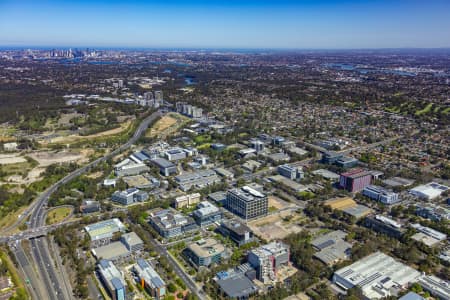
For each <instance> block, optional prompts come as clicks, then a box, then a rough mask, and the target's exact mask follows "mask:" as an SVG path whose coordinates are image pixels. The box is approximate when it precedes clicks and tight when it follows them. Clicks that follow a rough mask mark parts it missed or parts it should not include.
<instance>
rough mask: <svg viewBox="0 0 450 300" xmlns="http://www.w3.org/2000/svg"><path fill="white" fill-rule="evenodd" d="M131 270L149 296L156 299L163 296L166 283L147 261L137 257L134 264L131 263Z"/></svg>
mask: <svg viewBox="0 0 450 300" xmlns="http://www.w3.org/2000/svg"><path fill="white" fill-rule="evenodd" d="M133 271H134V273H135V274H136V275H137V277H138V278H139V280H140V285H141V287H142V288H143V289H146V290H147V291H148V292H149V294H150V296H152V297H155V298H156V299H163V298H164V296H165V295H166V283H165V282H164V280H162V278H161V276H159V274H158V273H157V272H156V271H155V269H153V267H152V266H151V265H150V263H149V262H148V261H146V260H144V259H142V258H139V259H138V260H137V261H136V264H135V265H133Z"/></svg>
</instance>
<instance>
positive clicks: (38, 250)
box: [11, 111, 161, 300]
mask: <svg viewBox="0 0 450 300" xmlns="http://www.w3.org/2000/svg"><path fill="white" fill-rule="evenodd" d="M160 116H161V112H159V111H156V112H154V113H153V114H151V115H150V116H148V117H147V118H145V119H144V120H143V121H142V122H141V124H140V125H139V127H138V128H137V129H136V131H135V132H134V134H133V136H132V137H131V138H130V139H129V140H128V141H127V142H126V143H125V144H123V145H121V146H120V147H119V148H117V149H116V150H114V151H112V152H110V153H108V154H107V155H105V156H103V157H101V158H98V159H96V160H95V161H93V162H91V163H89V164H87V165H85V166H83V167H81V168H79V169H77V170H75V171H73V172H72V173H70V174H69V175H67V176H65V177H64V178H62V179H61V180H59V181H58V182H56V183H55V184H54V185H52V186H51V187H49V188H48V189H47V190H46V191H44V192H43V193H42V194H41V195H39V196H38V197H37V199H36V200H35V201H34V202H33V204H32V205H31V206H30V208H29V209H27V210H26V211H25V212H24V213H23V214H22V215H21V217H20V218H19V220H18V222H16V223H15V226H17V225H18V224H20V223H21V222H22V221H23V220H24V219H25V218H27V217H28V215H30V225H29V227H30V229H32V230H33V229H39V228H41V227H42V226H44V225H45V216H46V205H47V202H48V199H49V197H50V196H51V195H52V194H53V193H54V192H55V191H57V190H58V188H59V187H61V186H62V185H64V184H66V183H68V182H70V181H71V180H73V179H75V178H76V177H78V176H80V175H82V174H84V173H86V172H87V171H89V170H90V169H91V168H92V167H95V166H96V165H98V164H99V163H101V162H103V161H106V160H108V159H110V158H111V157H114V156H116V155H117V154H119V153H121V152H123V151H124V150H126V149H128V148H129V147H131V145H133V144H134V143H135V142H136V141H137V140H138V139H139V138H140V137H141V135H142V134H143V133H144V132H145V130H146V129H147V128H148V126H149V125H150V124H151V123H152V122H153V121H155V120H156V119H157V118H158V117H160ZM11 227H12V228H14V226H11ZM31 245H32V251H31V252H32V256H33V258H34V261H35V264H36V266H37V268H38V272H39V273H40V274H41V277H42V279H43V283H44V284H45V287H46V289H47V291H48V298H47V297H46V299H51V300H53V299H55V300H60V299H62V300H66V299H73V296H72V290H71V286H70V283H68V282H65V281H64V277H63V276H58V271H57V270H56V268H55V263H54V262H53V260H52V257H51V255H50V251H49V249H48V245H47V240H46V238H45V237H38V238H34V239H32V240H31ZM18 262H19V265H20V267H21V268H22V269H23V268H24V266H23V265H22V263H25V262H24V261H23V260H20V259H18ZM61 271H62V270H61ZM32 284H33V283H32ZM32 288H33V289H34V286H32ZM38 299H42V298H38Z"/></svg>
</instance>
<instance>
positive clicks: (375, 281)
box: [333, 252, 420, 299]
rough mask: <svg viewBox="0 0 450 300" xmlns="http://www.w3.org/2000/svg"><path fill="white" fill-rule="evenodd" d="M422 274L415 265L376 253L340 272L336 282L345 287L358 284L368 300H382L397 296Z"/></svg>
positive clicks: (346, 288)
mask: <svg viewBox="0 0 450 300" xmlns="http://www.w3.org/2000/svg"><path fill="white" fill-rule="evenodd" d="M419 277H420V273H419V272H418V271H416V270H414V269H413V268H411V267H409V266H407V265H404V264H402V263H400V262H398V261H396V260H394V259H393V258H392V257H390V256H387V255H386V254H384V253H382V252H375V253H373V254H371V255H369V256H366V257H364V258H362V259H360V260H359V261H357V262H355V263H353V264H351V265H349V266H347V267H344V268H342V269H339V270H338V271H336V272H335V273H334V275H333V283H335V284H336V285H337V286H339V287H341V288H343V289H344V290H348V289H350V288H353V287H355V286H358V287H359V288H361V290H362V292H363V294H364V296H365V297H367V298H368V299H380V298H383V297H387V296H397V294H398V292H400V291H402V290H404V289H406V288H407V287H408V286H409V285H410V284H412V283H413V282H416V281H417V280H418V278H419Z"/></svg>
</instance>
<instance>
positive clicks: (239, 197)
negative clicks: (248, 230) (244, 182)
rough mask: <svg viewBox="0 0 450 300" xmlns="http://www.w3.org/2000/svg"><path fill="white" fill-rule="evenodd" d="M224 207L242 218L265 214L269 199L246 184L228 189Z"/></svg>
mask: <svg viewBox="0 0 450 300" xmlns="http://www.w3.org/2000/svg"><path fill="white" fill-rule="evenodd" d="M225 208H226V209H228V210H229V211H230V212H232V213H234V214H235V215H237V216H239V217H240V218H242V219H244V220H251V219H255V218H258V217H262V216H267V213H268V210H269V201H268V199H267V196H266V195H264V194H263V193H261V192H258V191H256V190H254V189H252V188H250V187H248V186H244V187H242V188H234V189H231V190H229V191H228V193H227V198H226V200H225Z"/></svg>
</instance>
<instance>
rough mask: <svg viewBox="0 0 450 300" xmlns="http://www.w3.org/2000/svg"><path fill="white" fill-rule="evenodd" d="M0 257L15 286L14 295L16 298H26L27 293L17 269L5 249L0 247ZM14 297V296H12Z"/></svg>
mask: <svg viewBox="0 0 450 300" xmlns="http://www.w3.org/2000/svg"><path fill="white" fill-rule="evenodd" d="M0 259H1V261H2V263H4V264H6V268H7V269H8V273H9V275H10V276H11V280H12V282H13V283H14V285H15V287H16V291H15V295H16V297H17V298H18V299H28V293H27V290H26V288H25V286H24V283H23V281H22V280H21V279H20V276H19V273H18V271H17V269H16V268H15V267H14V263H13V262H12V261H11V259H10V258H9V256H8V255H7V254H6V251H5V250H4V249H2V248H0ZM14 299H16V298H14Z"/></svg>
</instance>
